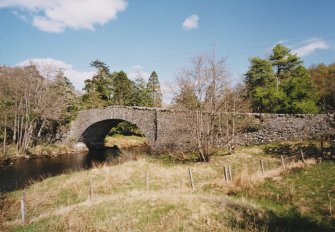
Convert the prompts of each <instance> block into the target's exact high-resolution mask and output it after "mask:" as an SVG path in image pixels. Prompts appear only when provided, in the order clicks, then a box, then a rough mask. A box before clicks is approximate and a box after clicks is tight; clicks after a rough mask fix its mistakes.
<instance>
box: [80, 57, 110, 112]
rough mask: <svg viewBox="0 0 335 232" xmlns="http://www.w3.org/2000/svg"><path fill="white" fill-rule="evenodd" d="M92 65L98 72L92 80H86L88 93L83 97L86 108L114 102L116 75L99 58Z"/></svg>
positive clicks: (85, 88)
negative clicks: (114, 80)
mask: <svg viewBox="0 0 335 232" xmlns="http://www.w3.org/2000/svg"><path fill="white" fill-rule="evenodd" d="M91 66H92V67H94V68H96V70H97V73H96V74H95V75H94V76H93V78H92V80H91V79H87V80H85V87H84V90H85V91H86V93H85V94H84V95H83V97H82V100H83V108H84V109H93V108H99V107H104V106H108V105H109V104H111V103H112V95H113V91H114V87H113V79H114V75H112V74H111V73H110V71H109V68H108V66H107V65H106V64H105V63H103V62H101V61H99V60H95V61H92V62H91Z"/></svg>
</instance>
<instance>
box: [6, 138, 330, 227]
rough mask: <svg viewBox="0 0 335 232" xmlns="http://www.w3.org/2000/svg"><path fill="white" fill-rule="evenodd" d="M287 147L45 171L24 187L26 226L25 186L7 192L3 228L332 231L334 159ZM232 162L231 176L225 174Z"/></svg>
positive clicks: (256, 148) (240, 150)
mask: <svg viewBox="0 0 335 232" xmlns="http://www.w3.org/2000/svg"><path fill="white" fill-rule="evenodd" d="M289 146H292V148H293V147H294V145H292V144H279V145H262V146H252V147H240V148H238V149H237V150H236V153H235V154H233V155H224V156H215V157H213V159H212V162H211V163H194V162H179V161H171V162H167V160H168V158H164V157H155V156H143V157H140V158H139V159H138V160H137V161H130V162H126V163H123V164H120V165H116V166H112V167H111V166H108V165H101V166H97V167H95V168H93V169H91V170H87V171H81V172H76V173H71V174H63V175H60V176H57V177H52V178H47V179H45V180H43V181H41V182H37V183H35V184H33V185H32V186H30V187H29V188H27V189H26V191H25V195H26V201H27V215H28V216H27V222H28V223H27V224H26V225H22V224H21V222H20V213H19V212H20V199H21V196H22V191H15V192H11V193H9V194H7V195H6V196H5V198H4V199H3V201H2V206H1V209H2V210H1V215H0V224H2V225H3V228H0V230H1V229H3V230H8V231H50V229H51V228H52V230H53V231H160V230H164V231H297V230H301V231H333V230H334V228H335V218H334V217H333V216H331V215H330V213H329V200H328V197H327V193H328V192H329V193H331V191H333V190H335V186H334V183H335V176H334V175H333V173H334V171H335V164H334V162H332V161H327V162H322V163H319V164H318V163H317V162H316V160H314V159H307V158H306V159H305V162H304V163H303V162H301V161H298V160H295V157H294V156H293V157H291V155H290V154H283V153H284V152H283V151H282V149H283V148H285V149H287V150H289V149H291V148H288V147H289ZM277 151H280V152H282V153H281V154H278V153H276V152H277ZM280 155H284V161H285V169H284V168H283V166H282V162H281V159H280ZM260 160H262V161H263V164H264V166H263V167H264V173H263V172H262V170H261V166H260ZM227 165H229V166H230V167H231V172H232V179H233V180H232V181H229V180H225V174H226V173H225V172H224V169H223V167H224V166H227ZM190 171H191V173H192V180H193V186H194V187H193V188H192V184H191V182H190ZM1 220H2V223H1Z"/></svg>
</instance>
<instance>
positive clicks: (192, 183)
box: [188, 168, 195, 190]
mask: <svg viewBox="0 0 335 232" xmlns="http://www.w3.org/2000/svg"><path fill="white" fill-rule="evenodd" d="M188 174H189V176H190V182H191V187H192V189H193V190H194V189H195V187H194V182H193V176H192V170H191V169H190V168H189V169H188Z"/></svg>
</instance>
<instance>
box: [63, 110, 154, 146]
mask: <svg viewBox="0 0 335 232" xmlns="http://www.w3.org/2000/svg"><path fill="white" fill-rule="evenodd" d="M156 116H157V115H156V112H155V111H154V110H144V109H142V108H136V109H135V110H134V108H127V107H106V108H103V109H92V110H87V111H81V112H79V113H78V116H77V119H76V120H75V121H74V122H73V124H72V125H71V130H70V131H69V135H68V136H67V138H68V141H67V143H71V144H75V143H78V142H83V143H85V145H86V146H87V147H88V148H89V149H92V148H101V147H103V146H104V139H105V137H106V135H107V134H108V132H109V131H110V129H111V128H113V127H115V126H116V125H117V124H118V123H120V122H122V121H127V122H130V123H132V124H134V125H136V126H137V127H138V128H139V129H140V130H141V131H142V132H143V134H144V136H145V137H146V138H147V139H148V143H149V146H154V144H155V140H156V139H157V125H156V123H155V122H156V120H155V117H156Z"/></svg>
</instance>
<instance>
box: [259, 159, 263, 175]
mask: <svg viewBox="0 0 335 232" xmlns="http://www.w3.org/2000/svg"><path fill="white" fill-rule="evenodd" d="M259 162H260V164H261V169H262V173H264V162H263V160H260V161H259Z"/></svg>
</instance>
